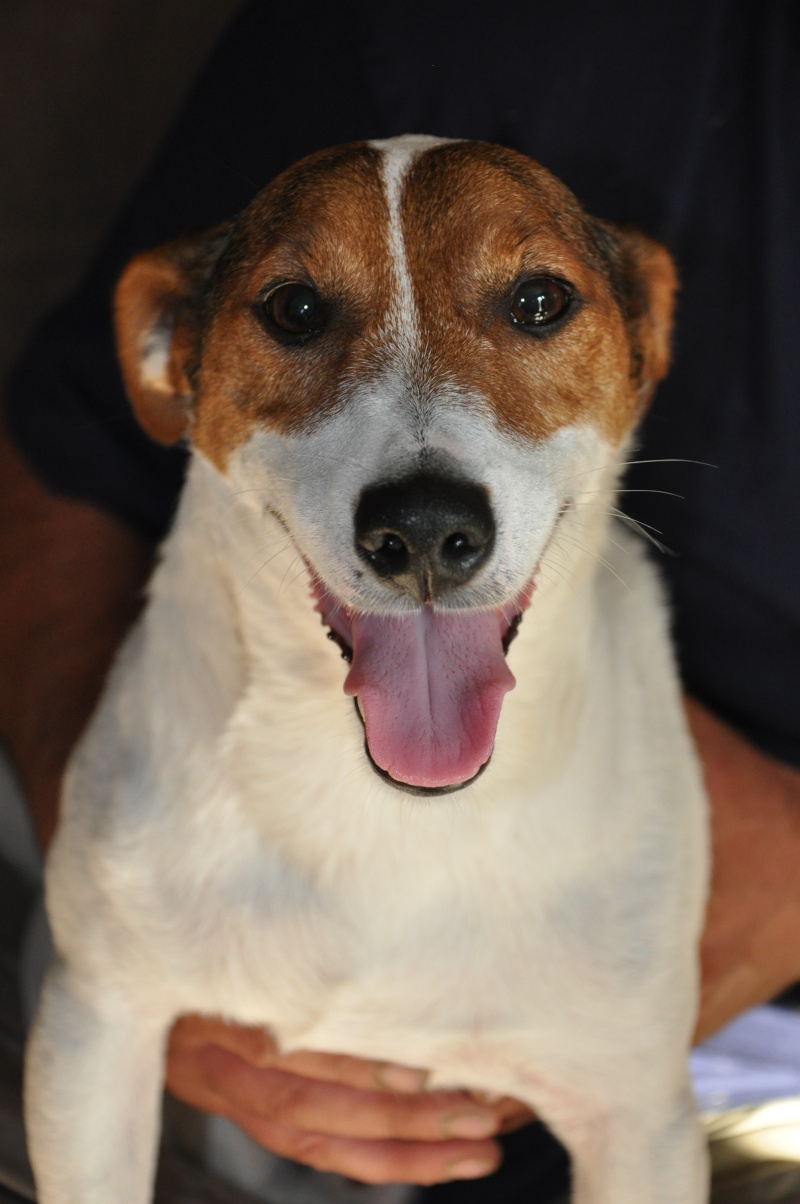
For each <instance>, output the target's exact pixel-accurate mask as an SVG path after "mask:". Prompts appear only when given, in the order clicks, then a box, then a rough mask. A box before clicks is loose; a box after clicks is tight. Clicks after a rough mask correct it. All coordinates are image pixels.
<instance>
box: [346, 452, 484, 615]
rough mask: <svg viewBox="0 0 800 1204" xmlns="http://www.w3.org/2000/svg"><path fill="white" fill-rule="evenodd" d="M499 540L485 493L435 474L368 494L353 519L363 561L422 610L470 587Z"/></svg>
mask: <svg viewBox="0 0 800 1204" xmlns="http://www.w3.org/2000/svg"><path fill="white" fill-rule="evenodd" d="M494 533H495V526H494V518H493V516H492V509H491V506H490V505H489V499H488V497H487V494H486V490H485V489H484V488H483V487H482V486H480V485H475V484H473V483H472V482H469V481H460V480H457V479H453V478H448V477H444V478H443V477H441V476H437V475H434V474H431V473H417V474H415V475H414V476H408V477H404V478H402V479H401V480H398V481H393V482H391V483H388V484H385V485H373V486H370V487H369V488H368V489H365V490H364V492H363V493H362V495H361V499H360V501H359V503H358V508H357V509H356V514H355V536H356V551H357V552H358V554H359V556H360V557H361V559H362V560H363V561H364V562H365V563H366V564H368V565H369V567H370V568H371V569H372V571H373V572H374V573H376V574H377V575H378V576H379V577H382V578H384V579H386V580H387V581H389V582H390V583H391V585H392V586H393V588H395V589H397V590H399V591H400V592H402V593H407V594H411V595H412V596H413V597H415V598H418V599H419V600H420V601H421V602H428V601H432V600H434V599H436V598H441V597H442V596H443V595H445V594H447V593H449V592H450V591H451V590H453V589H455V588H456V587H457V586H459V585H464V583H465V582H467V581H469V579H470V577H472V576H473V575H474V574H475V573H476V572H477V571H478V569H479V568H480V566H481V565H482V564H483V562H484V561H485V560H486V559H487V557H488V556H489V554H490V552H491V550H492V545H493V544H494Z"/></svg>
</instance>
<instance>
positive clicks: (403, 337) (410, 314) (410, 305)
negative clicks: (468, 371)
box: [370, 134, 450, 358]
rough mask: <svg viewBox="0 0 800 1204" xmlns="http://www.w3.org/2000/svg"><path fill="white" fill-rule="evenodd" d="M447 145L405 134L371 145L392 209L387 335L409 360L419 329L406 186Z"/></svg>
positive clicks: (417, 348) (390, 211) (390, 214)
mask: <svg viewBox="0 0 800 1204" xmlns="http://www.w3.org/2000/svg"><path fill="white" fill-rule="evenodd" d="M448 141H450V140H449V139H447V138H432V137H430V136H428V135H427V134H405V135H404V136H403V137H401V138H388V139H385V140H381V141H374V142H371V143H370V145H371V146H373V147H374V148H375V149H376V150H378V151H380V152H381V155H382V158H383V163H382V174H383V185H384V188H385V190H386V201H387V205H388V209H389V229H388V243H389V256H390V259H391V262H392V271H393V276H394V296H393V297H392V304H391V305H390V307H389V318H388V329H387V334H388V335H389V336H390V337H392V338H393V339H394V340H395V341H396V343H397V345H398V348H399V349H400V350H401V352H402V353H403V354H404V357H406V358H410V357H411V356H413V355H414V353H415V352H418V351H419V327H418V324H417V311H416V304H415V301H414V289H413V285H412V283H411V273H410V272H409V270H408V259H407V257H406V244H405V236H404V234H403V220H402V214H401V200H402V196H403V185H404V184H405V181H406V178H407V176H408V173H409V171H410V169H411V167H412V166H413V165H414V163H415V162H416V161H417V159H418V158H419V157H420V155H423V154H424V153H425V152H426V151H429V150H432V149H433V147H435V146H441V145H442V144H443V143H445V142H448Z"/></svg>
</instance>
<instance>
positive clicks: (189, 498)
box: [26, 136, 708, 1204]
mask: <svg viewBox="0 0 800 1204" xmlns="http://www.w3.org/2000/svg"><path fill="white" fill-rule="evenodd" d="M675 287H676V281H675V273H674V269H673V265H672V262H671V260H670V258H669V255H668V254H667V252H666V251H665V250H664V249H663V248H662V247H661V246H659V245H658V244H656V243H655V242H653V241H651V240H650V239H649V238H647V237H646V236H645V235H643V234H640V233H638V232H636V231H634V230H632V229H628V228H623V227H616V226H613V225H611V224H609V223H606V222H603V221H597V220H594V219H592V218H591V217H589V216H588V215H587V214H586V213H585V212H584V210H583V209H582V208H581V206H580V205H579V203H578V201H577V200H576V199H575V198H574V197H573V195H572V194H571V193H570V192H569V190H568V189H567V188H566V187H565V186H564V185H563V184H561V183H560V182H559V181H557V180H556V179H555V178H554V177H553V176H552V175H550V174H549V173H548V172H547V171H546V170H545V169H544V168H542V167H541V166H539V165H537V164H536V163H534V162H533V161H532V160H530V159H528V158H526V157H525V156H523V155H521V154H518V153H516V152H514V151H511V150H507V149H504V148H501V147H497V146H493V145H490V144H486V143H477V142H468V141H449V140H441V139H434V138H428V137H422V136H406V137H402V138H399V139H391V140H388V141H385V142H374V143H357V144H348V145H345V146H340V147H336V148H334V149H332V150H327V151H323V152H320V153H317V154H315V155H312V156H310V157H309V158H307V159H304V160H302V161H301V162H300V163H299V164H296V165H295V166H293V167H291V168H289V169H288V170H287V171H285V172H284V173H283V174H282V175H280V176H279V177H278V178H277V179H276V180H274V181H273V182H272V183H271V184H270V185H269V186H268V187H267V188H266V189H265V190H264V191H263V192H261V193H260V194H259V195H258V196H257V197H256V199H255V200H254V201H253V203H252V204H251V205H250V206H249V207H248V208H247V209H246V210H245V211H244V213H243V214H242V215H240V216H239V217H238V218H237V219H236V220H234V221H232V222H231V223H228V224H225V225H224V226H220V227H217V228H215V229H214V230H212V231H210V232H206V233H204V234H201V235H196V236H185V237H183V238H181V239H179V240H177V241H176V242H174V243H171V244H169V245H168V246H165V247H161V248H159V249H157V250H155V251H152V252H149V253H145V254H143V255H141V256H139V257H138V258H137V259H135V260H134V261H133V263H132V264H130V265H129V267H128V268H127V270H126V272H125V274H124V276H123V277H122V280H121V282H120V284H119V286H118V289H117V294H116V324H117V333H118V345H119V354H120V361H121V365H122V370H123V375H124V378H125V382H126V386H127V390H128V392H129V395H130V398H131V401H132V404H133V407H134V409H135V412H136V415H137V417H138V419H139V421H140V423H141V425H142V426H143V427H144V429H145V431H147V432H148V433H149V434H150V435H151V436H152V437H153V438H155V439H156V440H159V441H161V442H163V443H174V442H176V441H179V440H182V439H188V440H189V442H190V444H191V448H192V451H193V455H192V457H191V459H190V467H189V470H188V475H187V480H186V484H185V488H184V491H183V494H182V498H181V502H180V506H179V510H178V514H177V518H176V520H175V523H174V527H173V529H172V531H171V534H170V535H169V537H168V538H167V540H166V542H165V544H164V546H163V548H162V552H161V559H160V563H159V566H158V568H157V569H156V571H155V574H154V576H153V579H152V582H151V585H150V587H149V599H148V605H147V608H146V610H145V613H144V616H143V618H142V619H141V621H140V622H139V623H138V625H137V626H136V627H135V629H134V630H133V631H132V633H131V634H130V636H129V638H128V639H127V642H126V643H125V645H124V647H123V649H122V651H121V653H120V655H119V657H118V660H117V662H116V664H115V666H114V668H113V670H112V671H111V674H110V676H109V680H108V683H107V686H106V689H105V693H104V696H103V698H102V700H101V703H100V705H99V708H98V710H97V712H96V715H95V716H94V718H93V721H92V723H91V724H90V727H89V730H88V732H87V734H86V735H85V736H84V738H83V739H82V741H81V743H80V745H79V747H78V749H77V751H76V753H75V755H74V757H73V759H72V761H71V764H70V767H69V771H68V774H67V778H66V783H65V788H64V796H63V815H62V819H61V823H60V827H59V831H58V834H57V837H56V840H55V844H54V847H53V850H52V855H51V857H50V861H49V865H48V868H47V897H48V907H49V912H50V916H51V921H52V927H53V931H54V939H55V945H56V949H57V958H56V961H55V964H54V965H53V967H52V969H51V971H50V973H49V975H48V978H47V982H46V985H45V989H44V993H43V1000H42V1003H41V1006H40V1012H39V1016H38V1019H37V1022H36V1025H35V1027H34V1031H33V1034H32V1038H31V1041H30V1045H29V1052H28V1056H27V1071H26V1077H27V1082H26V1112H27V1125H28V1132H29V1137H30V1147H31V1153H32V1161H33V1164H34V1169H35V1176H36V1182H37V1185H38V1190H39V1193H40V1194H39V1199H40V1201H41V1204H78V1202H80V1204H122V1202H123V1201H124V1202H125V1204H146V1202H147V1201H148V1200H149V1199H150V1198H151V1193H152V1180H153V1167H154V1161H155V1152H156V1147H157V1135H158V1129H159V1104H160V1093H161V1082H162V1070H163V1066H162V1063H163V1050H164V1044H165V1037H166V1034H167V1032H168V1029H169V1027H170V1025H171V1023H172V1021H173V1020H174V1019H175V1017H176V1016H178V1015H180V1014H181V1013H185V1012H190V1011H204V1012H207V1013H215V1014H219V1015H222V1016H225V1017H228V1018H231V1019H234V1020H236V1021H240V1022H242V1023H244V1024H248V1025H264V1026H267V1027H268V1028H269V1029H270V1030H271V1031H272V1032H273V1033H274V1034H275V1035H276V1037H277V1039H278V1041H279V1042H280V1045H281V1047H282V1048H283V1049H284V1050H291V1049H300V1048H302V1049H308V1050H327V1051H337V1052H343V1053H349V1054H353V1055H358V1056H362V1057H367V1058H379V1059H382V1060H387V1061H393V1062H402V1063H407V1064H411V1065H416V1066H422V1067H426V1068H429V1069H430V1071H431V1076H432V1077H431V1082H432V1083H433V1084H436V1085H442V1086H453V1087H460V1088H465V1089H470V1090H481V1091H487V1092H492V1093H499V1094H502V1095H508V1096H512V1097H516V1098H518V1099H520V1100H522V1101H524V1102H525V1103H526V1104H528V1105H530V1107H531V1108H532V1109H534V1110H535V1112H536V1113H537V1114H538V1115H539V1116H540V1117H542V1118H543V1120H544V1121H545V1122H546V1123H547V1125H548V1126H549V1127H550V1128H551V1130H552V1131H553V1132H554V1133H555V1134H556V1135H557V1137H558V1138H560V1140H561V1141H562V1142H563V1143H564V1144H565V1145H566V1147H567V1149H568V1150H569V1153H570V1155H571V1159H572V1166H573V1184H572V1200H573V1201H574V1204H643V1202H644V1201H647V1204H701V1202H703V1201H706V1200H707V1198H708V1197H707V1192H708V1188H707V1172H706V1159H705V1152H704V1143H703V1140H702V1134H701V1129H700V1126H699V1122H698V1119H697V1116H696V1112H695V1109H694V1106H693V1102H692V1094H691V1089H690V1083H689V1078H688V1073H687V1065H686V1063H687V1059H686V1054H687V1049H688V1046H689V1043H690V1038H691V1033H692V1028H693V1023H694V1019H695V1013H696V1007H697V993H698V981H697V980H698V970H697V942H698V938H699V933H700V930H701V922H702V917H703V910H704V901H705V895H706V888H707V861H708V848H707V843H708V842H707V817H706V806H705V801H704V794H703V787H702V781H701V775H700V771H699V768H698V763H697V760H696V757H695V755H694V752H693V748H692V745H691V742H690V739H689V736H688V733H687V729H686V725H685V722H684V718H683V711H682V706H681V699H680V690H679V685H678V681H677V677H676V672H675V669H674V665H673V659H672V654H671V650H670V642H669V633H668V627H669V624H668V617H667V611H666V607H665V604H664V600H663V597H662V591H661V588H660V585H659V582H658V580H657V576H656V573H655V572H654V570H653V568H652V567H651V564H650V562H649V560H648V559H647V557H646V556H645V554H644V551H643V548H642V546H641V542H640V541H639V540H638V538H636V537H634V536H633V535H632V534H631V533H630V532H629V531H628V530H627V529H626V528H624V527H623V526H621V525H620V524H619V523H617V522H616V520H615V519H614V517H613V515H614V501H615V496H616V489H617V485H618V479H619V476H620V472H621V468H622V465H623V462H624V460H625V457H626V454H628V451H627V449H629V447H630V444H631V439H632V433H633V431H634V430H635V427H636V424H637V421H638V419H639V418H640V416H641V415H642V413H643V412H644V410H645V408H646V406H647V404H648V401H649V399H650V397H651V395H652V392H653V390H654V388H655V386H656V384H657V382H658V381H659V380H660V379H661V378H662V377H663V375H664V374H665V372H666V370H667V366H668V359H669V339H670V324H671V314H672V306H673V295H674V292H675ZM326 634H327V636H328V637H329V639H328V640H326V639H325V636H326ZM514 637H517V638H516V639H514ZM512 640H513V641H514V642H513V644H512ZM341 657H343V658H344V661H345V662H346V664H345V665H344V666H343V665H342V661H341Z"/></svg>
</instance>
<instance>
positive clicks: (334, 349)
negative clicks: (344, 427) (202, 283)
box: [193, 145, 391, 467]
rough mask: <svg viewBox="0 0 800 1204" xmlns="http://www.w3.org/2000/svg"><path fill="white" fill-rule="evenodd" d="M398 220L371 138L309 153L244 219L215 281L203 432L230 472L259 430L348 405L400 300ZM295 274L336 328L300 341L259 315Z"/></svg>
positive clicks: (202, 382)
mask: <svg viewBox="0 0 800 1204" xmlns="http://www.w3.org/2000/svg"><path fill="white" fill-rule="evenodd" d="M387 222H388V211H387V208H386V200H385V197H384V193H383V190H382V185H381V180H380V156H379V154H378V152H377V151H375V150H372V149H371V148H370V147H368V146H364V145H356V146H351V147H343V148H338V149H335V150H333V151H325V152H322V153H321V154H318V155H314V156H312V157H311V158H309V159H305V160H303V161H302V162H301V163H300V164H298V165H297V166H296V167H294V168H290V169H289V170H288V171H287V172H285V173H284V174H283V175H282V176H280V177H278V179H277V180H275V181H274V183H273V184H271V185H270V186H269V187H268V188H267V189H266V190H265V191H264V192H263V193H261V194H260V195H259V197H257V198H256V200H255V202H254V203H253V205H252V206H251V207H250V208H249V209H248V210H246V211H245V213H244V214H243V215H242V218H241V219H240V221H239V222H238V223H237V227H236V230H235V233H234V236H233V239H232V241H231V244H230V246H229V248H228V251H227V253H226V256H225V260H224V262H223V263H222V264H221V265H220V270H219V273H218V277H217V280H216V282H215V286H214V293H215V301H214V309H215V312H214V315H213V317H212V319H211V321H210V323H209V325H208V329H207V333H206V337H205V341H204V348H203V358H202V368H201V372H200V377H199V392H198V398H197V411H196V419H195V426H194V434H193V440H194V442H195V444H196V446H198V447H199V448H200V449H201V450H202V451H203V452H204V453H205V454H206V455H207V456H209V457H210V458H211V460H212V461H214V462H215V463H216V464H218V465H219V466H220V467H224V465H225V463H226V462H227V458H228V455H229V454H230V452H231V450H232V449H233V448H234V447H236V446H238V445H240V444H241V443H243V442H244V441H245V440H246V439H247V438H248V437H249V435H250V434H251V433H252V431H253V429H254V428H256V427H258V426H261V427H267V428H270V429H272V430H276V431H280V432H283V433H294V432H298V431H302V430H305V429H308V428H309V427H311V426H312V425H314V423H316V422H318V421H319V420H320V418H322V417H324V416H325V415H326V414H328V413H330V412H331V411H332V410H333V409H335V408H336V406H337V405H338V404H339V401H340V396H341V385H342V381H343V379H346V378H347V376H348V374H349V373H350V372H352V371H355V370H357V367H358V366H359V365H363V362H364V359H365V357H368V355H369V349H368V341H369V340H368V335H369V333H370V332H371V331H373V330H374V329H375V328H376V327H377V326H379V325H380V323H381V322H382V321H383V319H384V316H385V313H386V309H387V306H388V304H389V297H390V281H391V264H390V261H389V257H388V250H387ZM285 281H301V282H305V283H309V284H313V286H314V288H315V289H316V291H317V293H318V294H319V296H320V297H321V298H322V299H323V300H324V301H325V302H326V303H327V304H328V306H329V307H330V315H331V316H330V323H329V325H328V327H327V328H326V329H325V331H324V332H323V333H322V335H321V336H319V337H317V338H314V339H312V340H310V341H309V342H308V343H306V344H303V345H301V346H287V345H284V344H282V343H281V342H280V341H278V340H276V339H275V338H274V337H273V336H272V335H271V334H270V333H269V332H268V331H267V330H265V328H264V326H263V325H262V324H261V322H260V321H259V319H258V317H257V315H256V312H255V311H256V309H257V306H258V303H259V300H260V299H262V298H263V297H264V295H265V293H266V292H267V291H268V289H269V288H270V287H272V286H274V285H275V284H278V283H281V282H285Z"/></svg>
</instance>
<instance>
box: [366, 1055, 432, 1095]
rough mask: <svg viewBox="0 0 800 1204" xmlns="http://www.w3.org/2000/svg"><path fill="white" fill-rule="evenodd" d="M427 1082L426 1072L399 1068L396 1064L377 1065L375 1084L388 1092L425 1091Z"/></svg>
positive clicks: (411, 1067)
mask: <svg viewBox="0 0 800 1204" xmlns="http://www.w3.org/2000/svg"><path fill="white" fill-rule="evenodd" d="M427 1080H428V1072H427V1071H426V1070H417V1069H416V1068H415V1067H413V1066H398V1065H396V1064H395V1063H394V1062H376V1063H375V1082H376V1083H377V1084H378V1086H379V1087H383V1088H384V1090H386V1091H405V1092H411V1091H424V1090H425V1084H426V1082H427Z"/></svg>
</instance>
